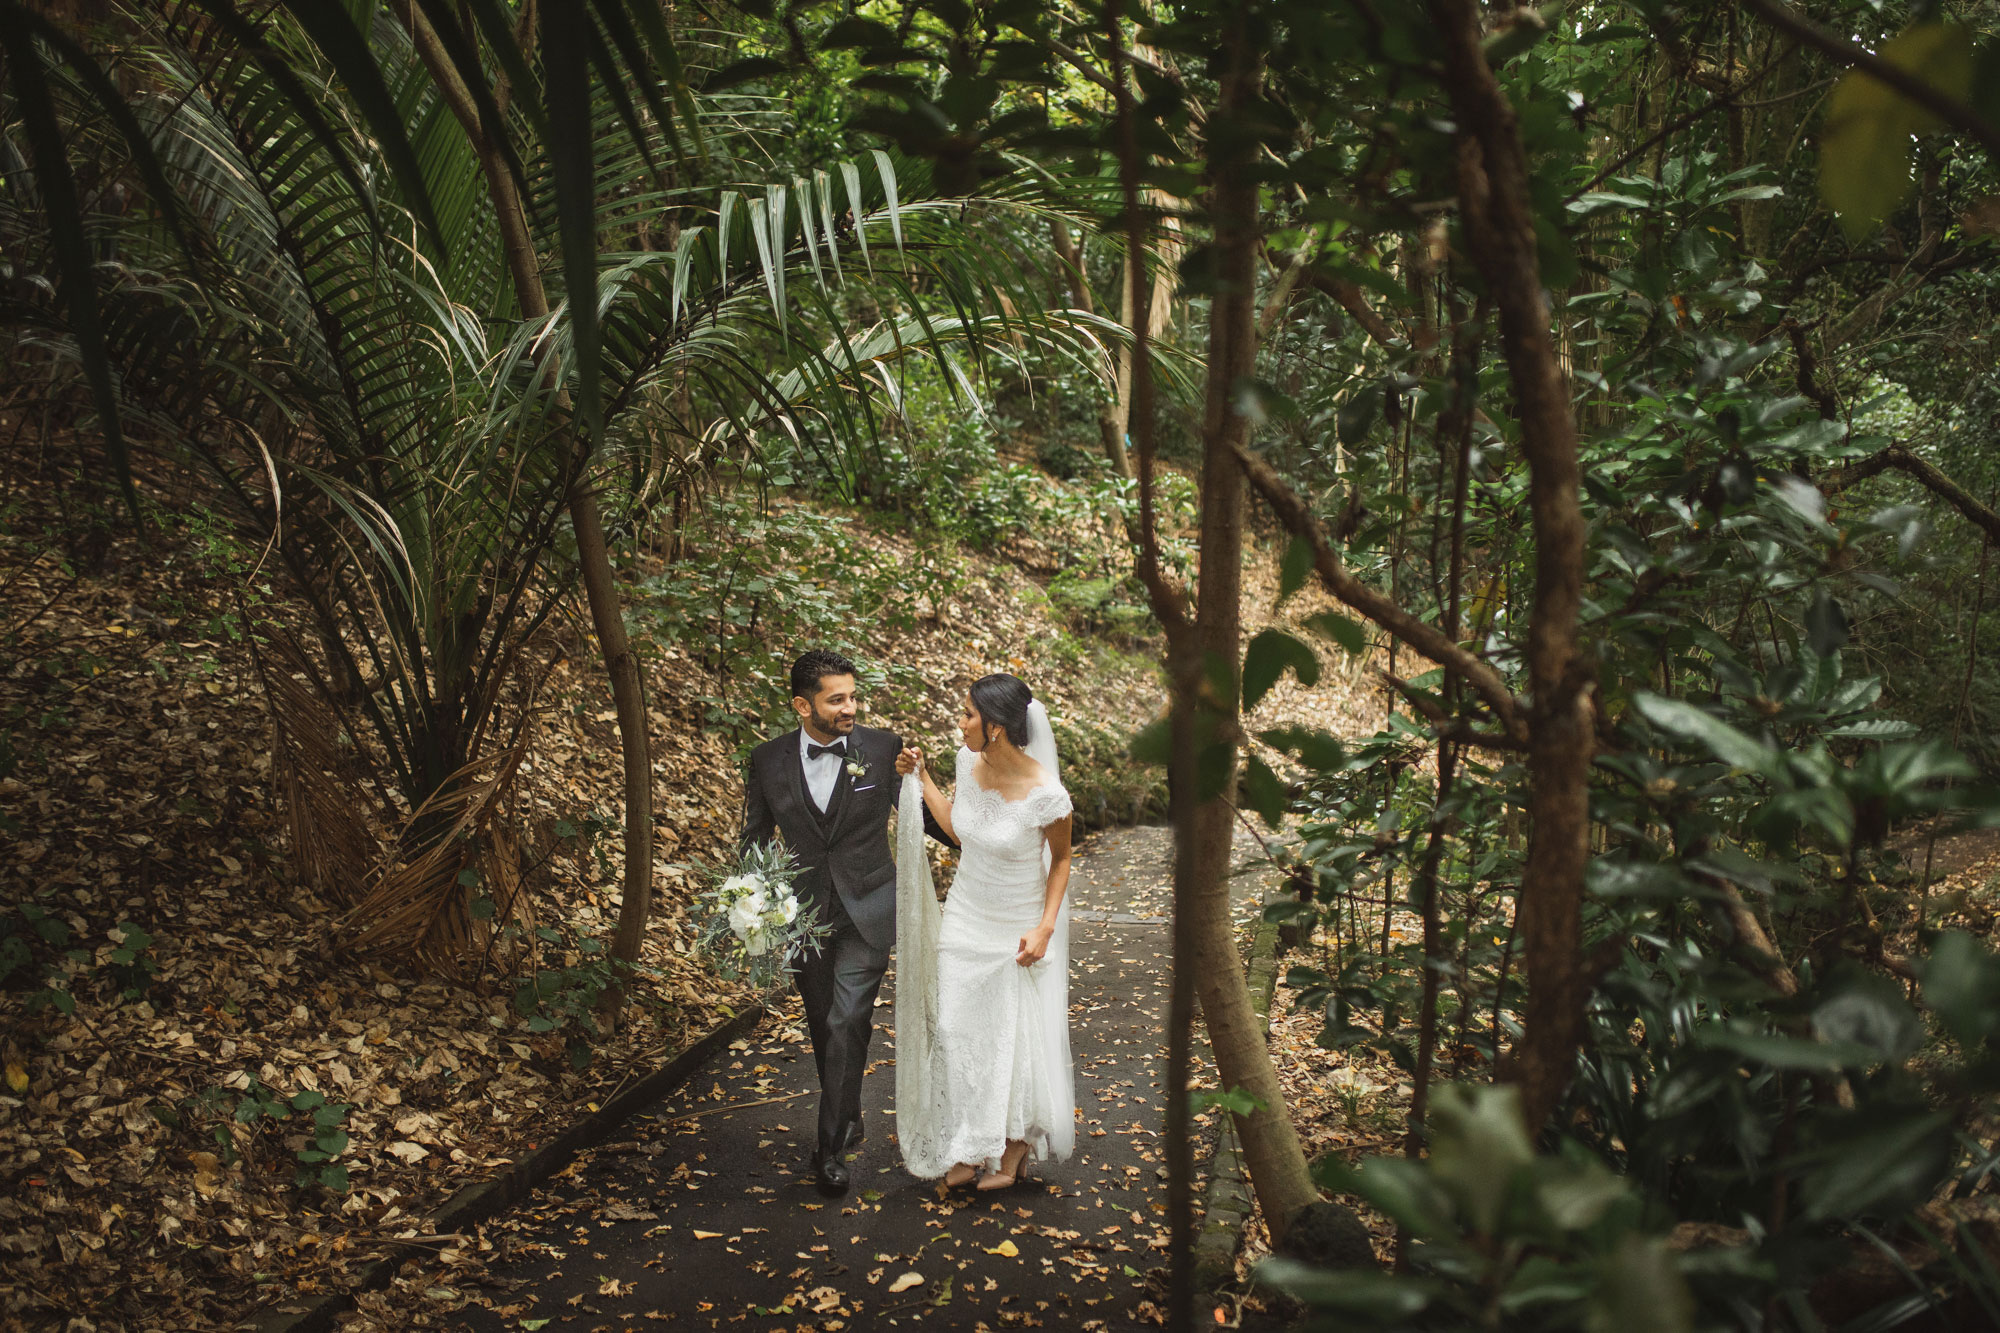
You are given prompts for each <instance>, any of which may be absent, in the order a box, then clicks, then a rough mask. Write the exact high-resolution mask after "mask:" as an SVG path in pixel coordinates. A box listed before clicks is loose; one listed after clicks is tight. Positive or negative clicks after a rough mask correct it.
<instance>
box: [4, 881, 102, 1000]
mask: <svg viewBox="0 0 2000 1333" xmlns="http://www.w3.org/2000/svg"><path fill="white" fill-rule="evenodd" d="M70 939H71V933H70V927H69V923H68V922H67V921H65V920H63V919H62V918H61V917H59V916H55V915H52V914H51V913H49V912H48V911H46V910H45V909H43V908H41V907H37V906H36V905H35V904H33V903H20V904H18V905H17V906H16V908H15V910H14V911H13V912H8V913H4V914H0V986H4V987H6V989H7V990H8V991H9V992H12V993H14V994H21V993H22V992H25V996H24V998H23V999H22V1000H21V1006H22V1009H23V1011H24V1012H26V1013H30V1014H32V1013H37V1012H39V1011H41V1010H43V1009H48V1008H54V1009H56V1010H58V1011H59V1012H61V1013H64V1014H74V1013H75V1012H76V996H75V995H74V994H72V993H71V991H70V989H69V987H67V986H63V985H58V984H56V983H57V982H59V981H62V980H64V979H65V976H66V970H65V969H64V968H63V966H62V964H61V962H60V961H59V959H60V958H62V957H64V956H67V957H68V958H69V959H71V960H72V961H75V962H86V961H88V959H89V957H90V955H89V953H88V952H87V951H84V950H80V949H70V948H69V944H70Z"/></svg>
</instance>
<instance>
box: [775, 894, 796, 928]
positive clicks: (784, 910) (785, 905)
mask: <svg viewBox="0 0 2000 1333" xmlns="http://www.w3.org/2000/svg"><path fill="white" fill-rule="evenodd" d="M777 910H778V911H779V912H780V913H781V914H783V917H784V922H783V924H785V925H787V926H789V925H791V924H792V922H794V921H796V920H798V919H799V900H798V896H797V895H796V894H791V893H787V894H786V895H785V896H784V897H782V898H780V899H779V900H778V909H777Z"/></svg>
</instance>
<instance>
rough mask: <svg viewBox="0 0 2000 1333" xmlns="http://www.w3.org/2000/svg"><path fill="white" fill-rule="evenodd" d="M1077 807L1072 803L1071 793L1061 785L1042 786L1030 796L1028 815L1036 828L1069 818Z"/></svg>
mask: <svg viewBox="0 0 2000 1333" xmlns="http://www.w3.org/2000/svg"><path fill="white" fill-rule="evenodd" d="M1075 808H1076V807H1075V806H1074V805H1072V804H1071V803H1070V799H1069V793H1068V792H1067V791H1065V790H1063V789H1062V788H1061V787H1041V788H1038V789H1036V790H1035V791H1034V792H1033V793H1031V794H1030V795H1029V797H1028V810H1027V813H1028V816H1029V818H1030V820H1031V821H1032V822H1033V823H1034V825H1035V827H1036V828H1047V827H1048V826H1049V825H1051V824H1053V823H1056V822H1057V821H1058V820H1062V819H1067V818H1068V817H1069V814H1070V811H1072V810H1074V809H1075Z"/></svg>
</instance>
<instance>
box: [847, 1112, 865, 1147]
mask: <svg viewBox="0 0 2000 1333" xmlns="http://www.w3.org/2000/svg"><path fill="white" fill-rule="evenodd" d="M867 1137H868V1127H867V1126H866V1125H865V1124H863V1123H862V1120H861V1117H860V1116H858V1115H857V1116H855V1117H854V1123H853V1124H851V1125H849V1126H848V1127H847V1146H848V1147H849V1148H855V1147H859V1146H860V1145H861V1143H862V1142H863V1141H864V1140H865V1139H867Z"/></svg>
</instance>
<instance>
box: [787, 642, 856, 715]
mask: <svg viewBox="0 0 2000 1333" xmlns="http://www.w3.org/2000/svg"><path fill="white" fill-rule="evenodd" d="M854 674H856V673H855V670H854V663H852V662H850V661H848V660H847V659H846V658H844V657H842V656H841V655H840V654H839V653H836V652H830V651H828V650H827V649H825V648H814V649H812V650H811V651H810V652H804V653H800V654H799V660H798V661H796V662H794V663H792V697H793V698H794V699H804V700H805V701H806V702H808V703H810V702H812V701H813V700H814V699H817V698H818V697H819V683H820V682H821V681H822V680H824V679H826V678H827V677H828V676H852V675H854Z"/></svg>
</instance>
